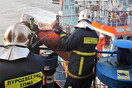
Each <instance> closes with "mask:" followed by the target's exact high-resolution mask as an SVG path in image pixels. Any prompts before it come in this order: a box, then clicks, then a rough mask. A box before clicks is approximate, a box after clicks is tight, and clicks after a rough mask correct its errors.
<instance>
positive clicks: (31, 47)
mask: <svg viewBox="0 0 132 88" xmlns="http://www.w3.org/2000/svg"><path fill="white" fill-rule="evenodd" d="M55 30H56V29H54V30H52V31H51V32H50V33H49V34H47V35H45V36H44V37H42V38H41V39H40V40H38V41H37V42H35V43H34V44H33V45H32V46H31V48H34V47H35V46H36V45H37V44H38V43H39V42H40V41H42V40H43V39H44V38H46V37H47V36H49V35H50V34H51V33H53V32H54V31H55Z"/></svg>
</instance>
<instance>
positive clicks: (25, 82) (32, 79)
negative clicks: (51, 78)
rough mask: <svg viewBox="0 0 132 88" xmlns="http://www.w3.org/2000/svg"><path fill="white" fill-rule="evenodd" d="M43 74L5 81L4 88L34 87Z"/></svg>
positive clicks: (38, 73)
mask: <svg viewBox="0 0 132 88" xmlns="http://www.w3.org/2000/svg"><path fill="white" fill-rule="evenodd" d="M42 76H43V73H42V72H37V73H34V74H31V75H27V76H23V77H19V78H14V79H10V80H5V88H23V87H28V86H31V85H34V84H36V83H38V82H39V81H41V80H42Z"/></svg>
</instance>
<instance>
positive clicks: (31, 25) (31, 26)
mask: <svg viewBox="0 0 132 88" xmlns="http://www.w3.org/2000/svg"><path fill="white" fill-rule="evenodd" d="M30 29H31V30H32V31H33V24H32V22H31V21H30Z"/></svg>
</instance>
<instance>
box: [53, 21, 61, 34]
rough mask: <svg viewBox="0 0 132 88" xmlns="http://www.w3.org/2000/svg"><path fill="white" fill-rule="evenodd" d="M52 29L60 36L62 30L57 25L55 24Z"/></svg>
mask: <svg viewBox="0 0 132 88" xmlns="http://www.w3.org/2000/svg"><path fill="white" fill-rule="evenodd" d="M53 29H56V30H55V33H56V34H59V35H60V34H61V32H62V28H61V27H60V26H59V23H56V24H55V25H54V26H53Z"/></svg>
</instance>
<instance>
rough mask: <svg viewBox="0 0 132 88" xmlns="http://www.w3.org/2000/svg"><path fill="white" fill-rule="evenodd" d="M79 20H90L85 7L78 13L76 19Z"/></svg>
mask: <svg viewBox="0 0 132 88" xmlns="http://www.w3.org/2000/svg"><path fill="white" fill-rule="evenodd" d="M81 20H89V21H91V17H90V15H88V10H87V9H85V10H83V11H81V12H80V13H79V20H78V21H81Z"/></svg>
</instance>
